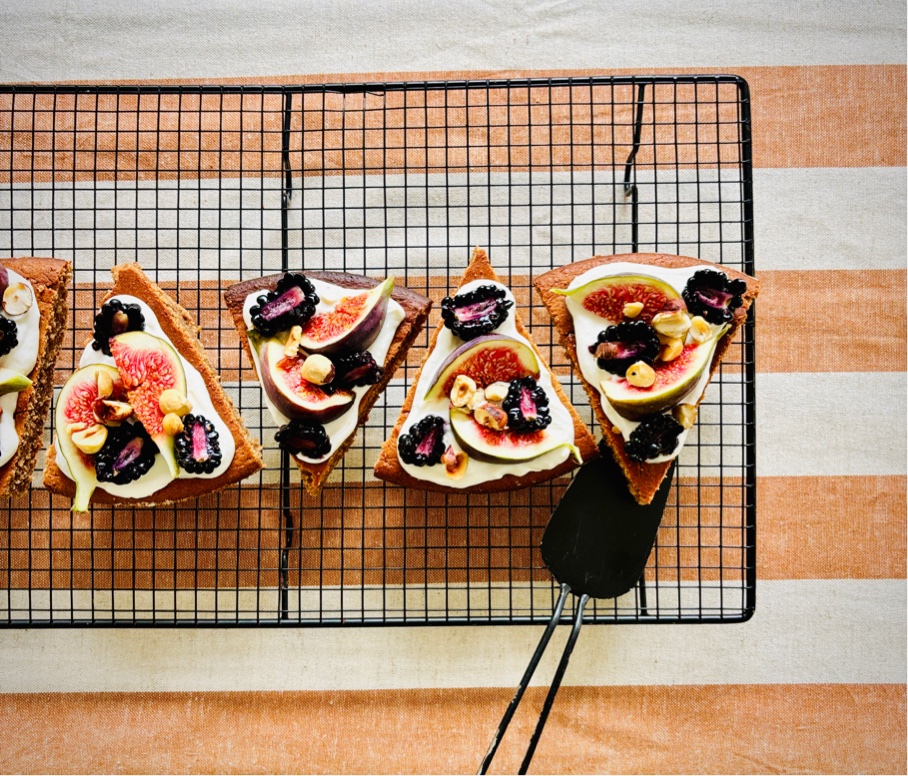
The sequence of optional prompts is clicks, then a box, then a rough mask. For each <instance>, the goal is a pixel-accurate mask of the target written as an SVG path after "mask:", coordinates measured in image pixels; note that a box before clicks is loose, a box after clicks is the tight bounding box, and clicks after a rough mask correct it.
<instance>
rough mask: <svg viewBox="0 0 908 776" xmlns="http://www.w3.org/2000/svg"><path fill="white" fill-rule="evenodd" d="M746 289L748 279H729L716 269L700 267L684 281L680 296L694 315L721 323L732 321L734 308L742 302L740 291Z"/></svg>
mask: <svg viewBox="0 0 908 776" xmlns="http://www.w3.org/2000/svg"><path fill="white" fill-rule="evenodd" d="M746 292H747V283H745V282H744V281H743V280H738V279H735V280H730V279H729V278H728V277H726V276H725V275H724V274H723V273H721V272H717V271H716V270H712V269H701V270H698V271H697V272H695V273H694V274H693V276H692V277H691V279H690V280H688V281H687V285H686V286H685V287H684V291H683V292H682V296H683V297H684V301H685V302H687V309H688V310H689V311H690V312H691V313H692V314H693V315H702V316H703V317H704V318H705V319H706V320H707V321H709V322H710V323H715V324H722V323H730V322H731V321H732V319H733V318H734V312H735V310H736V309H737V308H739V307H741V306H742V305H743V304H744V301H743V298H742V295H743V294H744V293H746Z"/></svg>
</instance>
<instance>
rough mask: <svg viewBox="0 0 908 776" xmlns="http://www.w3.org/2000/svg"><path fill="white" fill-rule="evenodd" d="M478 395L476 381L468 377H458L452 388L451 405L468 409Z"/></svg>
mask: <svg viewBox="0 0 908 776" xmlns="http://www.w3.org/2000/svg"><path fill="white" fill-rule="evenodd" d="M475 393H476V381H475V380H474V379H473V378H472V377H467V375H457V377H455V378H454V385H452V386H451V395H450V398H451V404H452V405H453V406H455V407H466V406H467V405H468V404H469V403H470V400H471V399H472V398H473V396H474V395H475Z"/></svg>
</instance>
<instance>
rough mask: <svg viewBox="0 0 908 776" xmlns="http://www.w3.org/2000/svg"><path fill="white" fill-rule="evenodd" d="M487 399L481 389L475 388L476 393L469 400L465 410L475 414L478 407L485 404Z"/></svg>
mask: <svg viewBox="0 0 908 776" xmlns="http://www.w3.org/2000/svg"><path fill="white" fill-rule="evenodd" d="M488 401H489V397H488V395H487V394H486V392H485V391H484V390H483V389H482V388H477V389H476V393H474V394H473V398H472V399H470V402H469V404H467V409H469V410H470V411H471V412H475V411H476V410H477V409H478V408H479V407H482V406H483V405H485V404H487V403H488Z"/></svg>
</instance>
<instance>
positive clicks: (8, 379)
mask: <svg viewBox="0 0 908 776" xmlns="http://www.w3.org/2000/svg"><path fill="white" fill-rule="evenodd" d="M31 384H32V381H31V380H30V379H29V378H28V376H27V375H24V374H22V373H21V372H17V371H16V370H15V369H7V368H6V367H0V396H5V395H6V394H8V393H20V392H21V391H24V390H25V389H26V388H28V387H29V386H30V385H31Z"/></svg>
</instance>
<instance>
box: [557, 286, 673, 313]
mask: <svg viewBox="0 0 908 776" xmlns="http://www.w3.org/2000/svg"><path fill="white" fill-rule="evenodd" d="M552 292H553V293H555V294H560V295H562V296H566V297H568V298H570V299H571V300H573V301H575V302H576V303H577V304H579V305H581V306H582V307H583V309H584V310H588V311H589V312H591V313H593V314H594V315H598V316H599V317H600V318H604V319H605V320H607V321H611V322H612V323H618V322H620V321H623V320H625V312H624V308H625V305H627V304H629V303H631V302H640V303H642V304H643V308H642V309H641V310H640V311H639V312H638V313H637V314H636V315H635V316H634V319H635V320H639V321H644V322H646V323H649V322H650V321H652V319H653V316H654V315H656V313H658V312H661V311H662V309H663V307H665V304H666V303H667V302H670V301H671V300H673V299H678V298H679V295H678V292H677V291H675V289H673V288H672V287H671V286H670V285H668V283H665V282H663V281H661V280H659V279H658V278H653V277H649V276H647V275H610V276H607V277H603V278H598V279H596V280H591V281H590V282H589V283H585V284H584V285H582V286H580V287H578V288H572V289H570V290H568V289H561V288H554V289H552Z"/></svg>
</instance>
